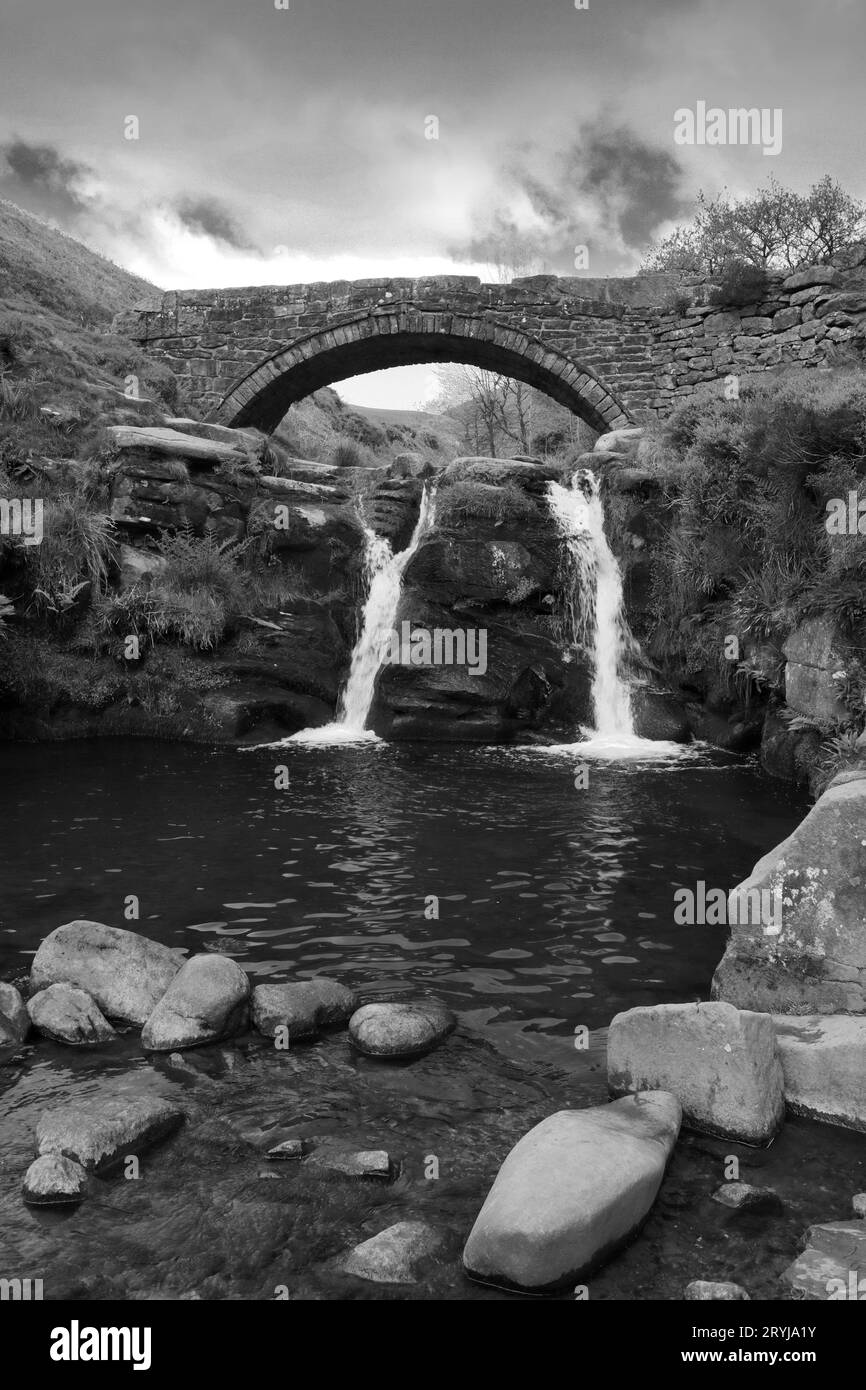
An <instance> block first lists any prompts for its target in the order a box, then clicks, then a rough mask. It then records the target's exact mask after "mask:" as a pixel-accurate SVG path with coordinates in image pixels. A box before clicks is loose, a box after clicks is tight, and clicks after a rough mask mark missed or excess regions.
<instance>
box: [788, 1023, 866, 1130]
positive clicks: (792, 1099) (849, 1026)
mask: <svg viewBox="0 0 866 1390" xmlns="http://www.w3.org/2000/svg"><path fill="white" fill-rule="evenodd" d="M773 1023H774V1025H775V1028H776V1044H777V1047H778V1049H779V1058H780V1060H781V1063H782V1075H783V1077H784V1085H785V1100H786V1101H787V1103H788V1105H789V1107H790V1108H791V1110H792V1111H793V1112H794V1114H795V1115H807V1116H809V1118H811V1119H814V1120H823V1121H825V1122H826V1123H828V1124H836V1125H844V1126H845V1128H847V1129H858V1130H864V1131H866V1081H864V1078H866V1017H862V1016H860V1017H858V1016H849V1015H847V1014H813V1015H811V1016H806V1017H804V1016H802V1015H801V1016H798V1017H791V1016H790V1015H788V1014H778V1015H774V1016H773Z"/></svg>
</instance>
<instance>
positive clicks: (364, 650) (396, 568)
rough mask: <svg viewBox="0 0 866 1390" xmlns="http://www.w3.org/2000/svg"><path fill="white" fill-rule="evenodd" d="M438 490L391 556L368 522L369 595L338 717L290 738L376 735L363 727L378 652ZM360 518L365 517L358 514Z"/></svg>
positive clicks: (424, 498)
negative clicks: (406, 539) (405, 541)
mask: <svg viewBox="0 0 866 1390" xmlns="http://www.w3.org/2000/svg"><path fill="white" fill-rule="evenodd" d="M435 501H436V494H435V490H434V491H432V492H428V491H427V487H426V485H425V487H424V491H423V492H422V494H421V505H420V507H419V510H418V520H417V521H416V523H415V529H414V531H413V532H412V538H411V540H410V541H409V544H408V545H407V546H406V549H405V550H400V551H398V552H397V554H396V555H395V554H394V552H393V550H392V549H391V546H390V543H389V542H388V541H387V540H386V539H385V537H384V536H379V535H377V534H376V532H375V531H374V530H373V528H372V527H371V526H368V525H367V524H366V522H363V525H364V537H365V541H366V551H365V555H364V575H365V578H366V580H367V583H368V590H367V599H366V602H365V604H364V608H363V610H362V613H361V631H360V634H359V637H358V640H357V642H356V643H355V648H354V651H353V652H352V660H351V664H350V666H349V678H348V680H347V681H346V684H345V687H344V689H343V693H342V695H341V696H340V707H339V711H338V714H337V720H336V722H335V723H333V724H327V725H325V727H324V728H321V729H315V728H314V729H302V730H301V732H300V733H298V734H294V735H293V737H292V739H291V740H290V742H296V743H298V742H300V743H354V742H357V741H360V740H362V739H367V740H371V741H372V740H374V739H375V738H376V735H375V734H374V733H372V732H371V731H370V730H368V729H367V718H368V716H369V713H370V706H371V705H372V703H373V695H374V694H375V690H376V677H377V676H378V674H379V669H380V667H381V665H382V654H383V651H384V650H385V645H386V643H387V642H388V639H389V638H390V635H391V632H392V631H393V628H394V622H395V619H396V617H397V608H398V605H399V603H400V591H401V589H402V586H403V572H404V570H405V569H406V566H407V565H408V563H409V561H410V560H411V558H412V556H413V555H414V554H415V551H416V550H417V549H418V546H419V545H420V543H421V540H422V538H423V536H424V535H425V533H426V531H427V529H428V528H429V526H430V525H431V523H432V521H433V513H434V508H435ZM362 520H363V518H362Z"/></svg>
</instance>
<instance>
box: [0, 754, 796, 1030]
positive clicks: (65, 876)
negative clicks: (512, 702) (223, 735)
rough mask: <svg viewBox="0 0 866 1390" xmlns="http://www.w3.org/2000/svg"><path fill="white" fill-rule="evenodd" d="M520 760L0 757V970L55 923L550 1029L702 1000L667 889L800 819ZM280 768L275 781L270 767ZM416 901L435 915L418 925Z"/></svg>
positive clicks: (550, 759) (717, 767)
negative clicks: (84, 922) (419, 991)
mask: <svg viewBox="0 0 866 1390" xmlns="http://www.w3.org/2000/svg"><path fill="white" fill-rule="evenodd" d="M576 761H577V759H576V758H574V759H572V758H569V757H567V756H565V757H563V756H552V755H549V754H544V753H540V752H537V751H533V750H518V751H509V752H506V751H498V750H486V749H478V750H476V749H460V748H442V747H437V748H424V747H419V746H415V747H411V748H410V747H406V746H404V747H402V748H400V747H394V746H390V747H388V746H384V745H374V746H363V745H362V746H355V747H348V748H346V747H330V748H314V747H288V748H284V749H280V750H273V749H266V750H265V749H263V750H256V751H253V752H244V753H239V752H236V751H234V750H209V749H206V748H198V747H190V746H178V745H169V744H159V743H145V742H114V741H111V742H109V741H104V742H89V743H75V744H64V745H55V746H40V747H20V746H19V747H10V746H6V747H5V748H3V749H2V751H0V769H2V781H0V822H2V825H3V835H2V837H0V882H2V885H3V892H2V896H0V972H2V973H4V974H8V972H9V971H10V970H14V969H15V968H17V967H19V966H20V967H24V968H26V967H27V965H28V963H29V957H30V954H31V953H32V952H33V951H34V950H35V949H36V947H37V946H38V944H39V942H40V940H41V939H42V938H43V937H44V936H45V935H46V933H47V932H49V931H51V930H52V929H53V928H54V927H56V926H58V925H59V924H60V923H62V922H67V921H69V920H70V919H72V918H76V917H87V918H91V919H94V920H96V921H101V922H106V923H109V924H112V925H115V926H123V925H133V926H134V925H136V924H135V923H125V921H124V915H123V914H124V902H125V899H126V898H127V896H128V895H130V894H134V895H136V896H137V897H138V899H139V901H140V918H139V921H138V924H137V925H138V929H139V930H141V931H142V932H144V933H146V934H147V935H149V936H153V937H156V938H158V939H159V940H161V941H164V942H166V943H169V944H171V945H179V946H183V947H186V948H188V949H189V950H190V951H200V950H202V949H203V948H209V949H210V948H217V949H226V950H229V951H230V952H231V953H232V954H234V955H235V956H236V958H237V959H238V961H239V962H240V963H241V964H242V965H243V966H244V967H245V968H246V969H247V970H249V971H250V972H251V974H252V975H253V976H254V977H256V978H258V979H262V978H265V977H267V978H269V979H273V980H281V979H286V978H289V977H295V976H297V975H299V974H301V975H309V974H316V973H318V974H328V975H334V976H336V977H337V978H339V979H341V980H344V981H345V982H347V983H349V984H353V985H357V986H361V987H364V988H366V987H380V986H382V985H391V986H401V987H402V986H406V985H408V986H412V987H421V988H423V989H424V990H427V991H435V992H436V993H437V994H439V995H441V996H442V997H443V998H445V999H447V1000H448V1002H449V1003H450V1004H451V1005H452V1006H453V1007H454V1008H456V1009H458V1010H460V1011H469V1012H470V1013H471V1014H472V1018H473V1020H474V1021H476V1022H481V1021H488V1022H490V1023H491V1024H492V1023H494V1022H499V1023H505V1022H512V1023H514V1024H516V1025H519V1027H520V1028H521V1029H526V1028H527V1027H531V1028H532V1029H545V1030H549V1031H553V1032H559V1033H565V1032H569V1031H571V1030H572V1029H573V1028H574V1027H575V1026H576V1025H577V1024H585V1025H587V1026H589V1027H591V1028H593V1027H599V1026H601V1025H604V1024H607V1023H608V1022H609V1021H610V1018H611V1017H612V1015H613V1014H614V1013H616V1012H617V1010H619V1009H623V1008H628V1007H630V1006H633V1005H635V1004H644V1003H653V1002H664V1001H671V1000H684V999H691V998H694V997H697V996H703V997H705V996H706V993H707V989H708V986H709V982H710V978H711V975H712V972H713V968H714V966H715V964H716V962H717V961H718V959H719V957H720V956H721V954H722V950H723V948H724V936H725V929H724V928H723V927H707V926H696V927H688V926H686V927H683V926H676V925H675V924H674V921H673V909H674V898H673V894H674V891H675V889H676V888H678V887H689V886H691V887H694V885H695V883H696V882H697V880H699V879H703V880H704V881H705V883H706V884H707V885H708V887H709V886H712V887H721V888H725V889H727V888H728V887H730V886H732V885H733V884H734V883H736V882H737V881H738V880H739V879H741V878H742V877H744V876H745V874H746V873H748V872H749V870H750V869H751V867H752V865H753V864H754V862H755V860H756V859H757V858H758V857H759V856H760V855H761V854H762V853H764V852H765V851H766V850H767V849H768V848H770V846H772V845H774V844H776V843H777V842H778V841H779V840H781V839H783V838H784V837H785V836H786V835H787V834H788V833H789V832H790V831H791V830H792V829H793V827H794V826H795V825H796V824H797V822H798V821H799V820H800V819H801V818H802V816H803V814H804V813H805V810H806V802H805V799H804V798H803V796H802V795H801V794H799V793H796V792H794V791H791V790H790V789H788V788H787V787H785V786H784V785H782V784H779V783H774V782H772V781H770V779H768V778H766V777H765V776H764V775H763V774H762V773H761V772H760V771H759V770H758V769H757V768H756V767H754V766H751V765H744V764H741V763H738V762H735V761H733V760H731V759H728V758H722V757H720V756H716V757H715V758H711V757H708V758H704V759H698V760H696V761H694V762H685V763H680V764H676V765H673V766H670V765H668V766H664V765H662V766H644V765H640V766H634V765H630V764H622V763H621V764H613V765H611V764H604V763H597V764H593V765H592V767H591V771H590V785H589V787H588V788H587V789H585V790H576V789H575V786H574V772H573V768H574V764H575V762H576ZM278 764H285V765H286V766H287V767H288V771H289V779H290V786H289V788H288V789H287V790H282V791H280V790H277V789H276V788H275V786H274V768H275V767H276V766H277V765H278ZM433 897H435V898H436V899H438V913H439V915H438V919H437V918H434V917H431V916H425V912H430V910H431V905H430V902H429V900H430V899H431V898H433Z"/></svg>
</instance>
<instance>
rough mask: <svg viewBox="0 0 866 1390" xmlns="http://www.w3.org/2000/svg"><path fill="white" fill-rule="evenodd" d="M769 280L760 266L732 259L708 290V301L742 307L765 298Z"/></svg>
mask: <svg viewBox="0 0 866 1390" xmlns="http://www.w3.org/2000/svg"><path fill="white" fill-rule="evenodd" d="M769 285H770V281H769V277H768V275H767V272H766V270H764V268H763V267H762V266H758V265H751V264H750V263H749V262H748V261H739V260H733V261H728V263H727V264H726V265H725V266H724V267H723V269H722V272H721V274H720V276H719V282H718V284H717V285H715V286H714V287H713V289H712V290H711V291H710V303H711V304H718V305H720V306H724V307H726V308H732V309H742V308H743V307H744V306H745V305H746V304H757V303H760V301H761V300H762V299H766V297H767V291H768V289H769Z"/></svg>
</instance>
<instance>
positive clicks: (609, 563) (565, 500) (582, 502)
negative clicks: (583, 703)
mask: <svg viewBox="0 0 866 1390" xmlns="http://www.w3.org/2000/svg"><path fill="white" fill-rule="evenodd" d="M548 497H549V501H550V509H551V512H552V514H553V517H554V520H555V521H556V524H557V527H558V529H559V533H560V535H561V536H562V538H563V540H564V542H565V545H566V547H567V552H568V559H569V563H570V566H571V568H572V571H573V573H572V576H571V578H572V583H571V590H570V600H569V610H570V611H569V619H570V623H569V626H570V629H571V631H570V636H571V640H572V642H573V644H574V645H575V647H578V648H580V647H582V648H583V649H584V650H585V651H587V652H588V653H589V655H590V657H591V659H592V664H593V678H592V705H593V718H594V721H595V733H596V734H598V735H601V737H603V738H611V739H617V740H622V741H624V742H628V741H630V740H633V739H634V738H635V730H634V719H633V716H632V708H631V694H630V691H629V683H628V677H627V663H628V657H629V654H630V652H631V650H632V649H633V648H634V645H635V642H634V638H633V637H632V635H631V632H630V631H629V627H628V623H627V621H626V617H625V610H624V607H623V592H622V574H621V572H620V568H619V564H618V562H617V559H616V556H615V555H614V554H613V551H612V550H611V548H610V546H609V545H608V541H607V536H606V535H605V532H604V510H603V508H602V504H601V498H600V496H599V490H598V480H597V478H596V477H595V474H594V473H592V472H591V471H590V469H588V468H585V469H581V470H580V471H579V472H577V473H575V475H574V477H573V478H572V482H571V487H570V488H565V487H561V486H560V484H559V483H550V484H549V490H548Z"/></svg>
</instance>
